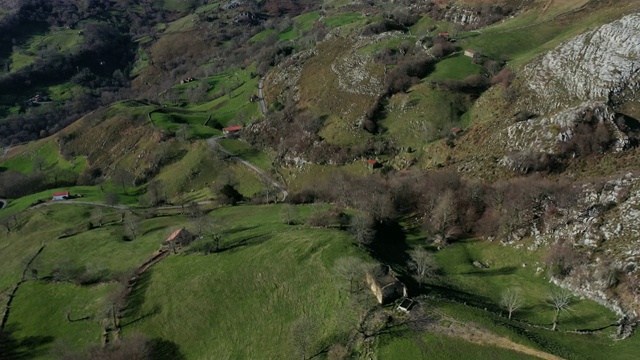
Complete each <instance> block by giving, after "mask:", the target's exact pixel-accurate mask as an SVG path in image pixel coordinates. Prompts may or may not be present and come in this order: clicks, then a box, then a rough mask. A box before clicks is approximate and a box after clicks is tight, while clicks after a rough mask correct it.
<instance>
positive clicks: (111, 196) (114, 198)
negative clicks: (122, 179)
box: [104, 192, 120, 206]
mask: <svg viewBox="0 0 640 360" xmlns="http://www.w3.org/2000/svg"><path fill="white" fill-rule="evenodd" d="M104 203H105V204H107V205H110V206H115V205H118V203H120V197H118V194H116V193H114V192H108V193H106V194H104Z"/></svg>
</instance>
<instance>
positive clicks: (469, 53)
mask: <svg viewBox="0 0 640 360" xmlns="http://www.w3.org/2000/svg"><path fill="white" fill-rule="evenodd" d="M464 56H468V57H470V58H472V59H473V58H474V57H475V56H476V51H475V50H471V49H467V50H465V51H464Z"/></svg>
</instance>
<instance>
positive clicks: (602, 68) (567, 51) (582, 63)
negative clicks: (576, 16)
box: [520, 13, 640, 114]
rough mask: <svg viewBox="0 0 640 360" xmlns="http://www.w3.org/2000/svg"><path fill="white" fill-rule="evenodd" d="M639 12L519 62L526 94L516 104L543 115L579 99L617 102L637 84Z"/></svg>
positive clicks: (639, 85)
mask: <svg viewBox="0 0 640 360" xmlns="http://www.w3.org/2000/svg"><path fill="white" fill-rule="evenodd" d="M638 39H640V14H637V13H636V14H631V15H627V16H625V17H623V18H622V19H620V20H617V21H615V22H612V23H610V24H606V25H604V26H602V27H600V28H599V29H597V30H594V31H590V32H587V33H585V34H582V35H579V36H576V37H575V38H573V39H571V40H569V41H567V42H565V43H563V44H562V45H560V46H558V47H557V48H556V49H554V50H552V51H550V52H548V53H546V54H545V55H543V56H542V57H541V58H540V59H538V60H537V61H534V62H533V63H531V64H529V65H528V66H526V67H525V69H524V71H523V74H522V77H523V78H524V79H526V81H525V85H524V87H525V88H526V89H528V90H529V91H530V93H531V97H527V98H526V99H522V100H521V101H520V104H521V105H522V106H527V107H528V108H529V109H531V110H533V111H534V112H536V113H538V114H548V113H552V112H555V111H558V110H562V109H564V108H566V107H567V106H572V105H573V106H575V105H576V104H580V103H582V102H584V101H590V100H591V101H593V100H596V101H601V102H604V103H610V102H619V101H623V100H624V99H625V98H626V97H629V96H632V95H634V94H635V93H637V92H638V90H639V89H640V41H638Z"/></svg>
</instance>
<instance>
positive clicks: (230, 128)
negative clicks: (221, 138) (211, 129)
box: [222, 125, 242, 135]
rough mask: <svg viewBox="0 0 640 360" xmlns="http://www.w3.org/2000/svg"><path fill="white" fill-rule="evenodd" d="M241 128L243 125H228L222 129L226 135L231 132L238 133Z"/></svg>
mask: <svg viewBox="0 0 640 360" xmlns="http://www.w3.org/2000/svg"><path fill="white" fill-rule="evenodd" d="M241 130H242V125H235V126H227V127H226V128H224V129H222V132H223V133H224V134H225V135H229V134H235V133H238V132H240V131H241Z"/></svg>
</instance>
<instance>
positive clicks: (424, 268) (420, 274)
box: [409, 248, 437, 286]
mask: <svg viewBox="0 0 640 360" xmlns="http://www.w3.org/2000/svg"><path fill="white" fill-rule="evenodd" d="M409 256H410V257H411V260H409V267H410V268H411V270H413V272H414V274H413V277H414V278H415V279H416V281H417V282H418V283H419V284H420V285H421V286H422V285H424V283H425V282H426V281H427V279H428V278H429V277H433V276H435V274H436V268H437V267H436V263H435V260H434V259H433V256H432V255H431V253H430V252H428V251H427V250H425V249H422V248H419V249H413V250H411V251H410V252H409Z"/></svg>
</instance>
